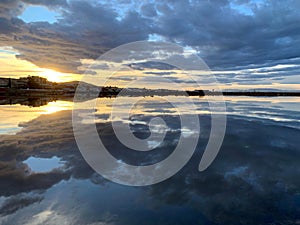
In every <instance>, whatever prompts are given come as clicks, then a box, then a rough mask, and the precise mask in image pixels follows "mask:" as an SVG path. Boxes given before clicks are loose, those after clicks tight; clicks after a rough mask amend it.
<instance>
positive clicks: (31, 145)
mask: <svg viewBox="0 0 300 225" xmlns="http://www.w3.org/2000/svg"><path fill="white" fill-rule="evenodd" d="M175 100H176V101H178V102H179V103H181V104H185V102H186V101H184V97H182V99H181V98H176V99H174V101H175ZM225 100H226V106H227V129H226V135H225V138H224V142H223V145H222V147H221V149H220V152H219V154H218V156H217V158H216V159H215V161H214V162H213V163H212V165H211V166H210V167H209V168H208V169H207V170H205V171H203V172H199V171H198V165H199V161H200V159H201V157H202V154H203V151H204V149H205V146H206V144H207V141H208V138H209V131H210V126H211V120H210V111H209V106H208V104H207V102H206V100H205V99H201V98H195V99H194V102H195V105H196V108H197V111H194V112H191V110H190V109H189V106H188V105H185V109H186V112H185V113H186V114H188V113H193V114H196V115H198V116H199V120H200V126H201V128H200V131H199V134H196V135H200V136H199V142H198V145H197V148H196V151H195V153H194V155H193V157H192V158H191V160H190V161H189V162H188V163H187V164H186V165H185V166H184V167H183V169H182V170H180V171H179V172H178V173H177V174H176V175H175V176H173V177H171V178H170V179H168V180H166V181H164V182H161V183H158V184H155V185H151V186H146V187H130V186H124V185H119V184H116V183H113V182H111V181H109V180H106V179H105V178H103V177H102V176H101V175H99V174H97V173H96V172H95V171H94V170H93V169H92V168H91V167H90V166H89V165H88V164H87V163H86V162H85V160H84V159H83V157H82V155H81V153H80V151H79V149H78V147H77V145H76V142H75V140H74V135H73V129H72V120H71V119H72V117H71V114H72V112H71V109H72V102H69V101H56V102H50V103H49V104H48V105H45V106H41V107H34V108H33V107H29V106H21V105H18V104H17V105H5V106H0V111H1V135H0V196H1V197H0V224H16V225H17V224H101V225H103V224H120V225H121V224H122V225H123V224H130V225H134V224H172V225H173V224H300V167H299V165H300V148H299V141H298V140H299V137H300V114H299V111H300V101H299V100H298V99H296V98H252V97H234V98H226V99H225ZM113 101H114V99H109V98H101V99H98V104H97V108H96V109H97V110H96V112H95V115H96V122H97V130H98V133H99V136H100V137H101V139H102V140H103V143H104V144H105V146H106V147H107V148H108V149H109V150H110V152H111V154H112V155H113V156H114V157H116V158H118V159H120V160H123V161H126V162H128V163H131V164H137V165H142V164H143V165H144V164H151V163H155V162H158V161H160V160H162V159H164V158H166V157H168V155H169V154H170V153H171V152H172V151H173V150H174V147H175V146H176V144H177V141H178V138H179V136H180V135H195V133H191V132H189V131H188V130H185V129H184V128H182V127H181V126H180V122H179V120H178V117H179V116H180V115H179V114H178V112H176V110H174V109H173V108H172V106H171V105H170V104H168V103H166V102H165V101H164V100H163V99H159V98H151V97H147V98H144V99H143V101H141V102H139V104H137V105H136V107H134V108H133V109H132V112H131V117H130V118H129V119H128V118H125V117H124V118H122V117H119V118H112V117H111V114H110V111H111V106H112V103H113ZM123 102H124V105H125V104H126V102H128V101H127V100H126V98H125V97H124V101H123ZM118 109H119V110H120V112H122V105H118ZM224 113H225V112H224ZM156 116H160V117H161V118H163V119H164V120H165V121H166V124H167V126H168V132H167V135H166V137H165V139H164V142H163V143H162V144H160V145H158V146H157V148H155V149H154V150H152V151H151V153H140V152H133V151H132V152H131V151H130V150H129V149H126V148H125V147H124V146H123V145H122V144H121V143H120V142H118V140H117V139H116V136H115V135H114V131H113V128H112V126H111V122H112V121H119V122H121V123H129V124H130V126H131V128H132V131H133V132H134V134H135V135H136V136H137V137H139V138H145V137H147V135H149V129H148V123H149V121H150V119H151V118H152V117H156ZM92 119H93V118H92V116H91V115H83V120H82V122H83V124H88V123H91V122H93V120H92ZM12 131H13V132H12ZM149 144H150V145H151V144H155V143H149Z"/></svg>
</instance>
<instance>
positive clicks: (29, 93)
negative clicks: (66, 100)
mask: <svg viewBox="0 0 300 225" xmlns="http://www.w3.org/2000/svg"><path fill="white" fill-rule="evenodd" d="M75 90H76V89H74V90H69V91H64V90H62V89H8V88H7V89H4V88H0V96H1V97H18V96H20V97H51V96H63V97H74V95H75ZM94 91H95V90H94ZM94 91H93V93H94ZM83 93H84V94H85V93H86V94H87V95H89V91H88V90H87V91H86V92H83ZM119 94H121V95H122V96H200V97H203V96H222V95H223V96H254V97H284V96H286V97H300V92H283V91H223V92H217V91H203V90H194V91H176V90H175V91H173V90H163V89H160V90H150V89H121V88H118V90H114V89H111V88H110V87H104V88H102V89H100V88H99V96H98V97H116V96H118V95H119Z"/></svg>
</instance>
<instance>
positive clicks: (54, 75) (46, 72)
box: [39, 69, 76, 82]
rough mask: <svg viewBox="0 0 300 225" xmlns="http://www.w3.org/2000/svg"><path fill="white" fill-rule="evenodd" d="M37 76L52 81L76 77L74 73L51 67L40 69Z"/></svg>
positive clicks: (68, 79) (63, 80)
mask: <svg viewBox="0 0 300 225" xmlns="http://www.w3.org/2000/svg"><path fill="white" fill-rule="evenodd" d="M39 76H41V77H44V78H47V80H49V81H52V82H66V81H72V80H74V79H76V75H74V74H69V73H61V72H57V71H55V70H51V69H41V72H40V73H39Z"/></svg>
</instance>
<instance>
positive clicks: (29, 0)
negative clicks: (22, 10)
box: [22, 0, 68, 8]
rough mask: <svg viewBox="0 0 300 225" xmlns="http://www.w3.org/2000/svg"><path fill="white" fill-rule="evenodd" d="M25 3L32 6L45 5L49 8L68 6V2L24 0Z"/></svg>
mask: <svg viewBox="0 0 300 225" xmlns="http://www.w3.org/2000/svg"><path fill="white" fill-rule="evenodd" d="M22 1H23V2H24V3H27V4H31V5H43V6H47V7H50V8H51V7H56V6H67V5H68V3H67V1H66V0H51V1H49V0H22Z"/></svg>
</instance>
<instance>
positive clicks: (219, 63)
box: [0, 0, 300, 72]
mask: <svg viewBox="0 0 300 225" xmlns="http://www.w3.org/2000/svg"><path fill="white" fill-rule="evenodd" d="M24 3H26V4H33V5H44V6H47V7H49V8H50V9H52V10H53V9H57V10H58V12H60V14H61V18H60V19H58V21H57V22H56V23H54V24H49V23H45V22H44V23H29V24H26V23H24V22H22V21H19V20H17V19H15V17H16V16H18V15H20V13H21V12H22V11H23V10H24V6H23V5H24ZM120 4H121V3H120ZM120 4H117V2H116V3H115V4H111V3H110V2H108V1H103V2H101V3H97V2H96V1H77V0H71V1H68V2H67V1H65V0H55V1H45V0H22V1H21V0H20V1H17V0H13V1H7V0H5V1H1V3H0V25H1V27H0V30H1V31H3V32H1V45H2V46H13V47H14V48H15V49H16V50H17V51H19V52H20V54H21V55H20V56H18V57H19V58H22V59H25V60H28V61H30V62H33V63H34V64H36V65H38V66H40V67H47V68H52V69H57V70H60V71H63V72H83V71H80V69H77V67H78V66H80V65H81V63H80V59H84V58H91V59H96V58H98V57H99V56H100V55H101V54H102V53H104V52H106V51H108V50H109V49H111V48H114V47H116V46H119V45H121V44H124V43H128V42H132V41H137V40H145V39H147V38H148V37H149V35H153V34H155V35H158V36H160V37H162V38H164V39H165V40H167V41H173V42H176V43H180V44H182V45H185V46H191V47H193V48H195V49H197V50H198V51H199V55H200V56H201V57H203V59H204V60H205V61H206V62H207V63H208V65H209V66H210V67H211V68H213V69H222V70H224V69H229V68H230V69H232V68H238V67H251V66H252V65H257V66H260V65H262V64H265V65H267V66H268V65H271V64H276V63H277V62H280V61H282V60H286V61H288V63H289V61H292V59H293V58H297V57H298V58H299V57H300V55H299V54H300V26H299V22H300V14H299V13H298V9H299V8H300V2H299V1H297V0H288V1H278V0H275V1H269V0H265V1H260V2H258V1H249V0H243V1H241V0H231V1H229V0H219V1H186V0H183V1H171V0H162V1H160V2H157V3H150V2H149V3H147V4H144V3H140V4H139V5H137V6H136V5H134V6H133V5H131V4H132V2H124V1H123V2H122V4H121V6H122V7H123V8H122V7H121V6H120V7H121V8H118V7H119V5H120ZM126 4H127V8H126V7H125V6H126ZM245 8H246V9H247V10H245ZM298 63H299V62H297V64H298Z"/></svg>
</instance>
